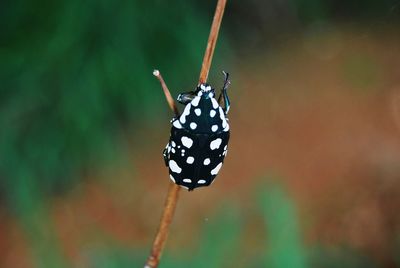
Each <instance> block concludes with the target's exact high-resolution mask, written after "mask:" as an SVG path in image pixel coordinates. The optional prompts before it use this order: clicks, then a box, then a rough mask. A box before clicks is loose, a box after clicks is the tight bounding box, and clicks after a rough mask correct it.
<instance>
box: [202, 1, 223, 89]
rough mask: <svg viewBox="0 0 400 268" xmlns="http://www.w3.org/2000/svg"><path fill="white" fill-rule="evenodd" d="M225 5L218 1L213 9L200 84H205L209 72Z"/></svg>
mask: <svg viewBox="0 0 400 268" xmlns="http://www.w3.org/2000/svg"><path fill="white" fill-rule="evenodd" d="M225 5H226V0H218V3H217V8H216V9H215V14H214V19H213V22H212V25H211V30H210V35H209V36H208V42H207V48H206V52H205V53H204V58H203V63H202V65H201V71H200V78H199V82H200V83H205V82H207V78H208V72H209V71H210V67H211V62H212V58H213V55H214V50H215V45H216V44H217V38H218V33H219V27H220V26H221V22H222V16H223V15H224V10H225Z"/></svg>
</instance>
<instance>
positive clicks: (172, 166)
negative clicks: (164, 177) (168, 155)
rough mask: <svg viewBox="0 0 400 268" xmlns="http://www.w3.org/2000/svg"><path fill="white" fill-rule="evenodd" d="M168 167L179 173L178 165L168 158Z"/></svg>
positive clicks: (180, 170)
mask: <svg viewBox="0 0 400 268" xmlns="http://www.w3.org/2000/svg"><path fill="white" fill-rule="evenodd" d="M168 163H169V168H170V169H171V171H172V172H175V173H178V174H179V173H181V172H182V169H181V168H180V167H179V166H178V164H177V163H176V162H175V161H174V160H169V162H168Z"/></svg>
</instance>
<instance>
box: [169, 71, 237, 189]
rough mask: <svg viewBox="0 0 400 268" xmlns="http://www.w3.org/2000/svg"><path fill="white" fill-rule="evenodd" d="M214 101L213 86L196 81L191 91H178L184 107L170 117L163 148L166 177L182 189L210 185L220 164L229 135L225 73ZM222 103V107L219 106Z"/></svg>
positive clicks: (228, 103)
mask: <svg viewBox="0 0 400 268" xmlns="http://www.w3.org/2000/svg"><path fill="white" fill-rule="evenodd" d="M223 74H224V85H223V88H222V89H221V93H220V95H219V97H218V100H217V99H216V98H215V89H214V88H212V87H211V86H210V85H209V84H206V83H200V84H199V85H198V86H197V87H196V89H195V90H194V91H189V92H185V93H181V94H179V95H178V98H177V101H178V102H179V103H181V104H183V105H185V108H184V110H183V113H182V114H181V115H180V116H178V117H174V118H173V119H172V120H171V124H172V127H171V135H170V139H169V142H168V143H167V146H166V147H165V149H164V151H163V156H164V161H165V165H166V166H167V167H168V168H169V177H170V179H171V180H172V181H173V182H174V183H176V184H178V185H180V186H181V187H183V188H186V189H188V190H189V191H192V190H193V189H194V188H197V187H202V186H208V185H210V184H211V183H212V182H213V181H214V179H215V177H216V176H217V174H218V172H219V170H220V169H221V167H222V164H223V162H224V159H225V156H226V154H227V152H228V142H229V137H230V130H229V120H228V118H227V114H228V112H229V108H230V101H229V98H228V95H227V89H228V86H229V84H230V81H229V73H225V72H223ZM222 101H223V102H224V107H222V106H221V105H220V103H221V102H222Z"/></svg>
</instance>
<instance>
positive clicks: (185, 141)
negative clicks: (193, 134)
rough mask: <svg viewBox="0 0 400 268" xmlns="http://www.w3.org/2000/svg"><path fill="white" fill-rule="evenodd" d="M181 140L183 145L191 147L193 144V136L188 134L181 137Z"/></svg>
mask: <svg viewBox="0 0 400 268" xmlns="http://www.w3.org/2000/svg"><path fill="white" fill-rule="evenodd" d="M181 141H182V144H183V146H185V147H187V148H190V147H192V145H193V140H192V139H191V138H188V137H186V136H183V137H182V138H181Z"/></svg>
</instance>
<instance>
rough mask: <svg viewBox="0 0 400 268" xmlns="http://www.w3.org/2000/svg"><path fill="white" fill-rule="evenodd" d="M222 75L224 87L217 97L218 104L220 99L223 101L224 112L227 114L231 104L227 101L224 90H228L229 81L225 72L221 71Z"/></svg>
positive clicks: (226, 94)
mask: <svg viewBox="0 0 400 268" xmlns="http://www.w3.org/2000/svg"><path fill="white" fill-rule="evenodd" d="M222 73H223V74H224V76H225V80H224V86H223V88H222V90H221V94H220V95H219V97H218V103H221V101H222V98H223V99H224V106H225V107H224V112H225V114H227V113H228V112H229V108H230V107H231V102H230V101H229V97H228V93H227V92H226V90H227V89H228V86H229V85H230V83H231V81H229V73H226V72H225V71H222Z"/></svg>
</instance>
